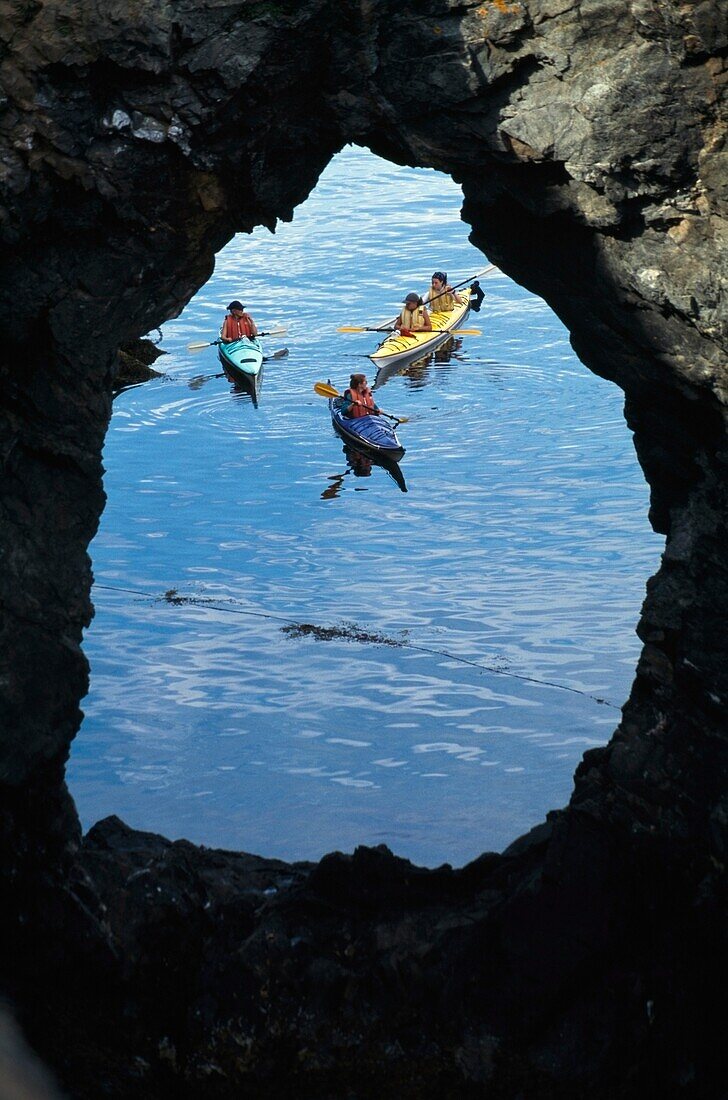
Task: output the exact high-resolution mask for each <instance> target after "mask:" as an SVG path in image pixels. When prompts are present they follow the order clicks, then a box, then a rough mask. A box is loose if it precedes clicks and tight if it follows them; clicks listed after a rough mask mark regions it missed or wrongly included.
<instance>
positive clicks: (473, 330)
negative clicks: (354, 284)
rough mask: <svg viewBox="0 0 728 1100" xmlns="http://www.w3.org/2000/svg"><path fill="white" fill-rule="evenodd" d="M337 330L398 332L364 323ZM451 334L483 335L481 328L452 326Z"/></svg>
mask: <svg viewBox="0 0 728 1100" xmlns="http://www.w3.org/2000/svg"><path fill="white" fill-rule="evenodd" d="M336 331H337V332H396V331H397V330H396V329H393V328H366V327H365V326H364V325H342V327H341V328H337V330H336ZM417 331H418V332H429V331H430V329H418V330H417ZM441 331H442V329H437V328H433V329H432V332H433V333H435V332H441ZM447 332H448V335H449V336H482V329H479V328H451V329H448V330H447Z"/></svg>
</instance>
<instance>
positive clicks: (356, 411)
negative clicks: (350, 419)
mask: <svg viewBox="0 0 728 1100" xmlns="http://www.w3.org/2000/svg"><path fill="white" fill-rule="evenodd" d="M344 398H345V399H346V400H347V401H361V402H362V405H366V408H362V405H352V406H351V407H350V408H349V410H348V411H347V412H346V413H345V415H346V416H369V413H370V411H371V410H372V409H373V408H374V398H373V397H372V396H371V394H367V395H366V397H363V396H362V395H361V394H360V393H357V394H356V395H355V394H353V393H352V392H351V390H347V391H346V393H345V394H344Z"/></svg>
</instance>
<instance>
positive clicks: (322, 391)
mask: <svg viewBox="0 0 728 1100" xmlns="http://www.w3.org/2000/svg"><path fill="white" fill-rule="evenodd" d="M313 388H314V393H317V394H318V395H319V397H343V396H344V395H343V393H339V391H338V390H337V389H334V387H333V386H330V385H328V384H327V383H326V382H315V383H314V387H313ZM354 404H355V405H361V406H362V408H364V409H368V408H369V406H368V405H365V404H364V402H363V401H355V402H354ZM369 411H370V413H371V412H372V410H371V409H369ZM372 415H373V416H386V417H387V419H388V420H395V421H396V422H397V424H409V417H408V416H394V414H393V413H385V412H384V411H383V410H382V409H380V410H379V412H378V413H372Z"/></svg>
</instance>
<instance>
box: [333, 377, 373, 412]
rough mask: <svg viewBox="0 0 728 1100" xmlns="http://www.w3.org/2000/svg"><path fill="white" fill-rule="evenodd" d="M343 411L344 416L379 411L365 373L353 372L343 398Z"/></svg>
mask: <svg viewBox="0 0 728 1100" xmlns="http://www.w3.org/2000/svg"><path fill="white" fill-rule="evenodd" d="M341 412H342V415H343V416H349V417H356V416H370V415H371V414H372V413H374V415H376V414H377V413H378V412H379V406H378V405H377V404H376V403H375V401H374V397H373V396H372V391H371V390H370V389H369V383H368V382H367V376H366V375H365V374H352V376H351V378H350V379H349V388H348V389H347V390H344V396H343V398H342V400H341Z"/></svg>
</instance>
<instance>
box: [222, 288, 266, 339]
mask: <svg viewBox="0 0 728 1100" xmlns="http://www.w3.org/2000/svg"><path fill="white" fill-rule="evenodd" d="M257 335H258V327H257V325H256V323H255V321H254V320H253V318H252V317H251V316H250V314H249V313H246V312H245V306H244V305H243V303H242V302H239V301H238V300H237V298H236V299H235V301H234V302H231V303H230V305H229V306H228V312H227V315H226V317H225V320H224V321H223V323H222V327H221V328H220V340H221V342H222V343H223V344H231V343H232V342H233V340H241V339H242V338H243V336H248V337H252V336H257Z"/></svg>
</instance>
